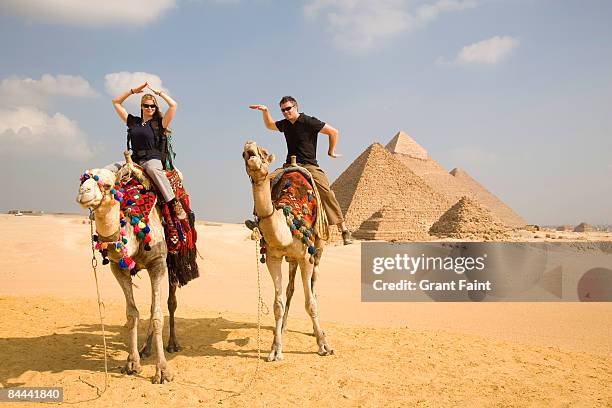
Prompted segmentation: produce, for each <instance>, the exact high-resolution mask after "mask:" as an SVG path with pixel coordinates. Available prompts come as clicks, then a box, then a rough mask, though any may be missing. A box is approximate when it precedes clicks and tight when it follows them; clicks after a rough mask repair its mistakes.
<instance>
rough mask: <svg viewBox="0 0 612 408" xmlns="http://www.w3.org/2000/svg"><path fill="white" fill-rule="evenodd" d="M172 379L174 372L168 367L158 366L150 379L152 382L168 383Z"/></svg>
mask: <svg viewBox="0 0 612 408" xmlns="http://www.w3.org/2000/svg"><path fill="white" fill-rule="evenodd" d="M173 379H174V374H172V371H171V370H170V369H169V368H165V369H163V370H162V369H160V368H158V369H157V370H156V373H155V377H153V379H152V380H151V382H152V383H153V384H165V383H169V382H170V381H172V380H173Z"/></svg>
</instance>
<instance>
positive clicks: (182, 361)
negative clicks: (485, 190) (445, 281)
mask: <svg viewBox="0 0 612 408" xmlns="http://www.w3.org/2000/svg"><path fill="white" fill-rule="evenodd" d="M198 233H199V250H200V252H201V254H202V257H203V259H202V260H200V261H199V265H200V270H201V277H200V278H199V279H197V280H195V281H193V282H190V283H189V285H188V286H186V287H184V288H181V289H180V291H179V294H178V301H179V308H178V310H177V316H178V319H177V331H178V339H179V342H180V343H181V345H182V346H183V350H182V351H181V352H179V353H177V354H168V355H167V357H168V361H169V364H170V366H171V368H172V369H173V370H174V373H175V381H174V382H172V383H170V384H164V385H153V384H151V383H150V377H152V376H153V374H154V370H155V367H154V358H152V357H151V358H148V359H144V360H143V361H142V365H143V372H142V373H141V374H140V375H138V376H124V375H122V374H121V373H120V367H122V366H123V364H124V360H125V358H126V356H127V352H126V346H125V337H124V331H123V324H124V322H125V308H124V300H123V294H122V292H121V290H120V288H119V285H118V284H117V283H116V281H115V280H114V278H113V276H112V274H111V273H110V270H109V269H108V267H106V266H104V267H103V266H101V265H100V266H99V267H98V277H99V284H100V290H101V294H102V299H103V302H104V316H105V318H104V321H105V323H106V334H107V346H108V358H109V373H110V378H109V381H110V385H109V388H108V389H107V390H106V392H104V393H103V394H102V395H101V396H100V397H99V398H96V390H95V388H93V386H98V387H103V386H104V359H103V348H102V336H101V329H100V321H99V317H98V307H97V304H96V286H95V281H94V277H93V272H92V268H91V266H90V265H91V247H90V241H89V239H90V235H89V225H88V222H87V220H86V217H85V216H50V215H46V216H41V217H26V216H23V217H15V216H9V215H0V282H1V285H0V311H1V312H2V313H1V314H0V316H1V317H0V331H1V333H0V358H1V361H2V363H1V364H0V385H1V386H4V387H10V386H62V387H64V396H65V401H67V402H79V401H82V403H81V404H80V405H87V406H91V407H98V406H100V407H107V406H126V405H128V404H129V405H130V406H145V405H148V406H173V407H174V406H177V407H178V406H194V405H198V404H201V405H210V406H212V405H215V406H218V405H223V406H288V405H289V406H329V405H336V406H366V407H367V406H584V407H594V406H602V407H604V406H611V405H612V390H611V388H610V384H611V383H612V305H611V304H609V303H486V304H480V303H362V302H361V300H360V245H359V243H356V244H354V245H350V246H346V247H345V246H334V245H331V246H328V247H326V249H325V253H324V255H323V260H322V263H321V277H320V280H319V281H318V299H319V310H320V316H321V320H322V324H323V328H324V329H325V330H326V333H327V337H328V340H329V341H330V344H331V345H332V347H333V348H334V349H335V355H333V356H328V357H320V356H318V355H317V354H316V349H317V348H316V343H315V340H314V338H313V337H312V336H311V335H310V334H311V330H312V327H311V325H310V322H309V319H307V314H306V312H305V311H304V307H303V296H302V294H301V291H300V288H299V286H298V287H297V288H296V296H295V297H294V301H293V302H292V306H291V313H290V318H289V323H288V331H287V334H286V335H285V336H284V353H285V360H284V361H281V362H275V363H267V362H265V361H264V360H263V358H264V357H265V356H266V355H267V353H268V351H269V346H270V343H271V341H272V332H271V325H272V324H273V315H272V313H271V312H269V313H268V314H264V315H262V316H261V322H262V329H261V332H260V335H261V352H262V359H260V360H258V359H257V338H258V330H257V296H258V291H257V265H258V263H257V261H256V254H255V243H254V242H253V241H251V240H250V239H249V235H250V234H249V231H248V230H247V229H246V228H245V227H244V226H242V225H237V224H219V225H213V224H211V223H208V224H202V223H200V224H198ZM546 234H548V235H549V237H548V238H547V237H546ZM589 234H590V235H589ZM589 234H582V235H577V234H576V233H572V232H554V233H553V232H548V233H547V232H542V231H540V232H537V233H529V232H526V231H525V232H521V233H520V234H519V233H517V234H515V236H514V238H515V239H517V240H519V239H521V240H539V239H555V240H557V239H561V240H572V239H582V240H598V239H608V240H609V239H610V237H608V236H607V235H601V234H599V235H598V234H597V233H589ZM536 235H537V238H536ZM260 277H261V292H262V295H263V298H264V300H265V302H266V304H267V306H270V305H271V300H272V296H273V291H272V283H271V281H270V278H269V276H268V273H267V270H266V269H265V267H264V266H261V267H260ZM135 284H136V285H137V287H138V289H136V291H135V292H136V293H135V294H136V300H137V303H138V305H139V310H140V313H141V324H140V326H139V327H140V332H139V337H140V339H141V341H142V340H143V338H144V331H145V330H146V323H147V321H146V319H148V309H149V297H150V292H149V282H148V276H147V274H146V271H142V272H141V273H140V274H139V277H137V278H135ZM164 290H165V291H166V293H167V283H166V285H165V286H164ZM164 296H165V295H164ZM166 326H167V322H166ZM166 335H167V327H166V330H165V331H164V336H166ZM256 369H257V370H258V372H257V377H256V379H255V381H254V382H253V383H252V384H251V385H250V386H249V387H248V388H246V389H245V386H247V385H248V384H249V382H250V380H251V379H252V378H253V376H254V375H255V374H256ZM94 398H96V399H94ZM91 399H93V400H91ZM86 400H91V401H86ZM8 405H10V404H7V406H8ZM19 406H22V405H19Z"/></svg>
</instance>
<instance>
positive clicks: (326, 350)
mask: <svg viewBox="0 0 612 408" xmlns="http://www.w3.org/2000/svg"><path fill="white" fill-rule="evenodd" d="M317 354H318V355H320V356H333V355H334V350H333V349H332V348H331V347H329V345H327V344H323V345H321V346H319V351H317Z"/></svg>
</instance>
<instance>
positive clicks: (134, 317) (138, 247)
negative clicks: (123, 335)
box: [76, 169, 179, 384]
mask: <svg viewBox="0 0 612 408" xmlns="http://www.w3.org/2000/svg"><path fill="white" fill-rule="evenodd" d="M86 174H88V175H89V176H90V178H89V179H87V180H85V181H84V182H83V183H82V184H81V186H80V188H79V193H78V195H77V199H76V200H77V202H78V203H79V204H80V205H81V206H82V207H83V208H89V209H92V210H93V214H94V217H95V223H96V231H97V235H98V240H99V241H100V242H115V241H118V240H119V239H120V238H121V236H120V234H119V231H120V220H119V203H118V202H117V201H116V200H115V198H114V197H113V195H112V194H111V191H110V190H111V189H112V188H113V186H114V184H115V179H116V174H115V173H114V172H112V171H110V170H107V169H91V170H87V172H86ZM94 176H97V178H98V180H99V181H96V180H94ZM148 225H149V228H150V232H149V235H150V237H151V242H150V243H149V245H150V247H151V250H150V251H145V250H144V245H143V244H142V243H141V242H140V241H139V240H138V238H137V237H136V235H135V234H134V231H133V229H132V228H125V230H126V231H125V232H126V235H125V238H127V240H128V242H127V244H126V248H127V255H128V256H129V257H130V258H132V259H133V260H134V262H136V265H138V267H139V268H145V269H146V270H147V272H148V273H149V277H150V279H151V292H152V294H151V319H150V321H149V330H148V336H147V337H148V338H147V342H146V344H145V346H144V347H143V348H142V350H141V353H142V354H143V357H144V356H147V355H148V353H150V349H151V343H153V346H154V347H155V351H156V353H157V364H156V370H155V376H154V377H153V379H152V381H153V383H154V384H162V383H165V382H169V381H172V378H173V374H172V370H170V368H169V367H168V363H167V361H166V356H165V354H164V346H163V339H162V329H163V325H164V315H163V313H162V307H161V283H162V280H163V279H164V278H165V277H166V275H167V273H168V269H167V266H166V255H167V252H168V250H167V247H166V241H165V239H164V229H163V226H162V223H161V219H160V214H159V211H158V210H157V208H154V209H153V210H151V214H150V215H149V224H148ZM112 248H114V246H112V245H111V246H109V251H108V257H109V259H110V261H111V262H110V267H111V271H112V272H113V275H114V276H115V278H116V279H117V281H118V282H119V284H120V285H121V289H123V293H124V295H125V301H126V316H127V323H126V329H127V336H128V339H129V341H128V343H129V344H128V348H129V350H128V353H129V354H128V358H127V362H126V365H125V367H124V368H123V369H122V372H123V373H125V374H137V373H139V372H140V371H141V366H140V357H141V355H140V353H139V351H138V320H139V316H140V315H139V313H138V309H137V308H136V303H135V301H134V293H133V291H132V277H131V275H130V270H129V269H122V268H120V267H119V265H118V264H117V262H118V261H119V259H120V257H121V253H120V252H119V251H115V250H113V249H112ZM168 306H169V308H170V315H171V327H170V328H171V331H172V334H171V335H170V341H169V344H168V349H169V351H174V350H178V349H179V347H178V343H176V338H175V336H174V324H173V323H174V322H173V320H174V319H173V317H174V310H175V309H176V286H173V285H170V296H169V298H168Z"/></svg>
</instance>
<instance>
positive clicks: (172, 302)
mask: <svg viewBox="0 0 612 408" xmlns="http://www.w3.org/2000/svg"><path fill="white" fill-rule="evenodd" d="M177 287H178V284H176V283H175V284H173V283H172V282H170V285H169V287H168V288H169V292H168V311H169V312H170V339H169V340H168V347H166V351H167V352H168V353H175V352H177V351H181V346H180V345H179V343H178V340H177V339H176V331H175V330H174V312H175V311H176V307H177V306H178V303H177V301H176V288H177Z"/></svg>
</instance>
